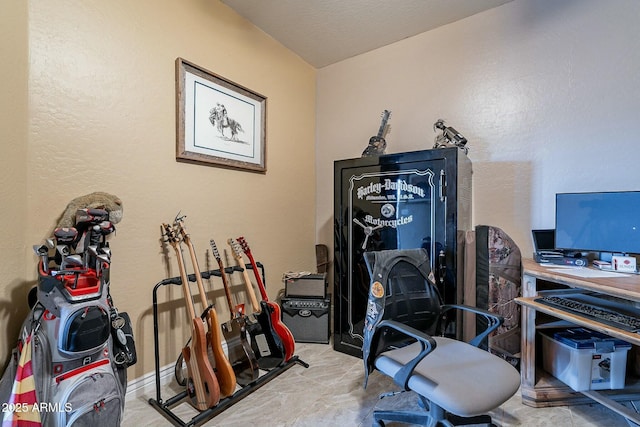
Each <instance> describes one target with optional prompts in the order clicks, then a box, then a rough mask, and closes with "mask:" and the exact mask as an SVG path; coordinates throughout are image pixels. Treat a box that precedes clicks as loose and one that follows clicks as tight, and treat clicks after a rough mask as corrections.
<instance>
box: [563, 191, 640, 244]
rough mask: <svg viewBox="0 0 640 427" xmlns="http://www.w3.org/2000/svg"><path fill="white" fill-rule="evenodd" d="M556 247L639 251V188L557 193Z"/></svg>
mask: <svg viewBox="0 0 640 427" xmlns="http://www.w3.org/2000/svg"><path fill="white" fill-rule="evenodd" d="M555 240H556V241H555V247H556V248H557V249H561V250H564V251H565V252H566V251H576V252H611V253H622V254H640V191H619V192H600V193H559V194H556V237H555Z"/></svg>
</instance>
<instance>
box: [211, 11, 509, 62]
mask: <svg viewBox="0 0 640 427" xmlns="http://www.w3.org/2000/svg"><path fill="white" fill-rule="evenodd" d="M510 1H512V0H386V1H381V0H222V2H223V3H225V4H227V5H228V6H230V7H231V8H232V9H234V10H235V11H236V12H238V13H239V14H240V15H242V16H243V17H245V18H246V19H248V20H249V21H251V22H252V23H253V24H254V25H256V26H257V27H259V28H261V29H262V30H263V31H264V32H266V33H267V34H269V35H270V36H271V37H273V38H274V39H276V40H278V41H279V42H280V43H282V44H283V45H284V46H286V47H287V48H289V49H291V50H292V51H294V52H295V53H297V54H298V55H299V56H300V57H301V58H302V59H304V60H305V61H307V62H308V63H309V64H311V65H313V66H314V67H316V68H322V67H324V66H327V65H330V64H333V63H335V62H338V61H342V60H343V59H347V58H350V57H352V56H356V55H359V54H361V53H364V52H368V51H370V50H373V49H377V48H379V47H382V46H386V45H388V44H391V43H394V42H397V41H399V40H402V39H404V38H407V37H411V36H414V35H416V34H420V33H423V32H425V31H429V30H431V29H434V28H437V27H440V26H442V25H446V24H449V23H451V22H454V21H458V20H460V19H463V18H466V17H468V16H471V15H475V14H476V13H479V12H482V11H484V10H487V9H491V8H494V7H497V6H500V5H502V4H504V3H508V2H510Z"/></svg>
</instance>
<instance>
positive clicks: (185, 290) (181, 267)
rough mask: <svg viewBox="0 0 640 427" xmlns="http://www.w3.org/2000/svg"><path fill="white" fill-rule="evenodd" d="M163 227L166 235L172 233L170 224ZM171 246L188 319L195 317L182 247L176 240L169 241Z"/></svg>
mask: <svg viewBox="0 0 640 427" xmlns="http://www.w3.org/2000/svg"><path fill="white" fill-rule="evenodd" d="M162 226H163V227H164V229H165V230H166V232H167V236H169V238H171V237H170V234H171V233H173V232H172V230H171V226H169V225H168V224H162ZM171 246H173V249H174V250H175V252H176V259H177V260H178V270H179V271H180V281H181V282H182V293H183V295H184V301H185V305H186V306H187V314H188V315H189V319H190V320H192V319H195V318H196V314H195V309H194V308H193V299H192V298H193V297H192V296H191V290H190V289H189V278H188V277H187V270H186V269H185V266H184V258H183V257H182V249H181V248H180V244H179V242H178V241H171Z"/></svg>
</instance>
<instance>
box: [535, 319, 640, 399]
mask: <svg viewBox="0 0 640 427" xmlns="http://www.w3.org/2000/svg"><path fill="white" fill-rule="evenodd" d="M541 335H542V355H543V367H544V370H545V371H547V372H549V373H550V374H551V375H553V376H554V377H556V378H558V379H559V380H560V381H562V382H564V383H565V384H567V385H568V386H569V387H571V388H572V389H574V390H575V391H583V390H606V389H611V390H613V389H619V388H624V385H625V375H626V368H627V352H628V351H629V349H631V344H629V343H628V342H626V341H623V340H619V339H617V338H612V337H610V336H608V335H605V334H601V333H599V332H594V331H591V330H589V329H585V328H572V329H566V330H563V331H559V332H556V333H554V334H553V336H549V335H547V334H545V333H542V334H541Z"/></svg>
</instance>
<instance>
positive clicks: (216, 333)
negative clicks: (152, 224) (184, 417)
mask: <svg viewBox="0 0 640 427" xmlns="http://www.w3.org/2000/svg"><path fill="white" fill-rule="evenodd" d="M183 218H184V217H183ZM183 218H177V219H176V224H177V227H178V228H179V231H180V234H181V236H182V240H183V241H184V243H185V244H186V245H187V248H188V249H189V256H190V257H191V263H192V264H193V270H194V275H195V278H196V283H197V284H198V291H199V293H200V301H201V302H202V306H203V307H205V308H206V309H207V316H206V319H207V324H208V326H209V332H208V333H207V342H208V343H209V348H208V350H211V355H209V360H213V364H212V365H213V370H214V372H215V376H216V378H217V379H218V384H220V394H221V395H222V397H226V396H231V395H232V394H233V393H235V391H236V374H235V373H234V372H233V368H232V367H231V363H229V359H227V356H226V355H225V353H224V349H223V348H222V341H221V337H220V323H219V322H218V314H217V313H216V309H215V307H214V306H213V304H212V305H211V306H209V305H208V304H207V294H206V292H205V290H204V285H203V284H202V276H201V274H200V268H199V267H198V260H197V258H196V252H195V249H194V247H193V243H192V242H191V238H190V237H189V234H187V231H186V229H185V226H184V222H183Z"/></svg>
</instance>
